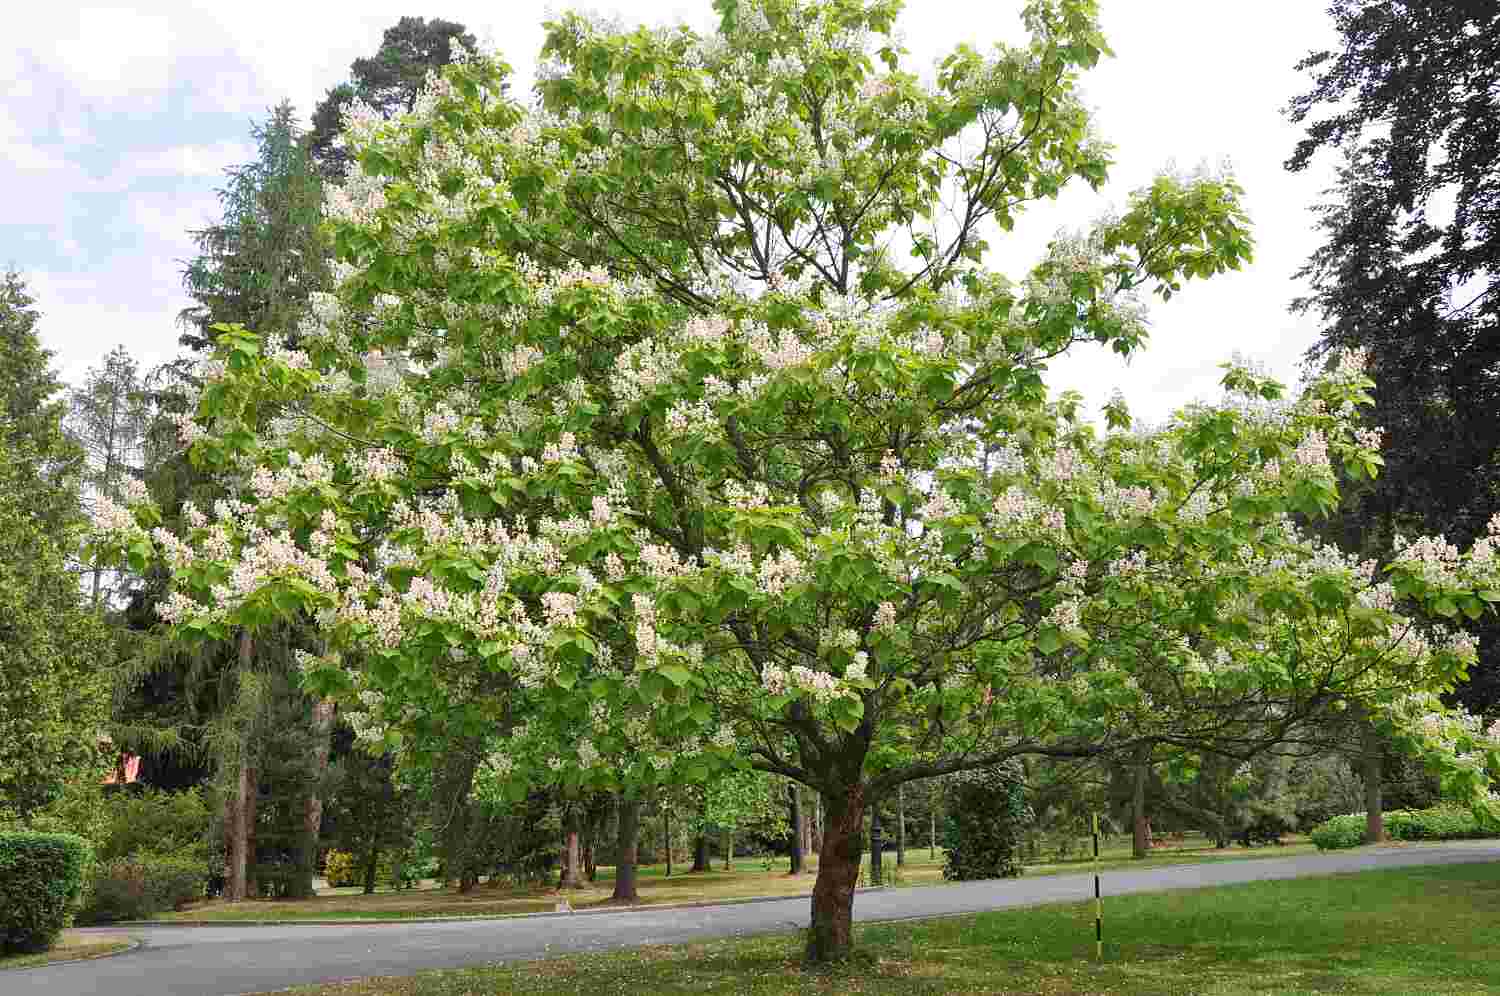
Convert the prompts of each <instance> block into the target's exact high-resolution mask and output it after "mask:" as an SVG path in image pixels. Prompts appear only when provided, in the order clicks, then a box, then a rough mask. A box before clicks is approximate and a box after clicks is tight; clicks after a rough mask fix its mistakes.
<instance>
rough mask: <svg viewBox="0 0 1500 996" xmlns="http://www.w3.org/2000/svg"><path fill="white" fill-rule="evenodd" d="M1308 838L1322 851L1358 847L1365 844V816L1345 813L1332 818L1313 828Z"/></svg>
mask: <svg viewBox="0 0 1500 996" xmlns="http://www.w3.org/2000/svg"><path fill="white" fill-rule="evenodd" d="M1308 836H1310V837H1311V838H1312V842H1313V843H1314V844H1316V845H1318V850H1320V851H1337V850H1340V849H1342V848H1345V847H1358V846H1359V845H1360V844H1363V843H1364V842H1365V814H1364V813H1345V814H1344V815H1342V816H1330V817H1329V818H1328V819H1326V820H1324V821H1323V822H1322V823H1319V824H1318V825H1317V826H1315V827H1313V828H1312V833H1310V834H1309V835H1308Z"/></svg>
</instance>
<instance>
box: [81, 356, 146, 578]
mask: <svg viewBox="0 0 1500 996" xmlns="http://www.w3.org/2000/svg"><path fill="white" fill-rule="evenodd" d="M68 407H69V411H68V416H67V419H66V421H65V425H66V427H67V430H68V434H69V435H70V436H71V437H72V438H73V439H74V440H75V441H76V442H77V443H78V445H79V446H80V447H81V448H82V450H83V453H84V460H85V464H84V472H83V483H84V490H83V501H84V507H85V508H92V507H93V505H94V504H95V503H96V502H97V500H98V498H100V497H107V498H110V499H113V500H114V501H116V502H120V501H122V500H123V498H124V494H125V492H124V487H125V485H126V483H127V482H137V484H143V483H144V482H145V481H146V478H147V474H148V467H147V463H146V461H147V457H148V453H147V442H148V435H149V432H150V429H151V424H152V421H153V419H154V412H153V410H152V406H151V402H150V398H149V396H148V394H147V391H146V387H145V384H144V382H143V380H142V377H141V373H140V369H139V368H138V366H137V365H136V362H135V359H134V357H132V356H131V355H130V354H129V353H128V352H126V350H125V347H124V346H116V347H115V348H114V349H113V350H111V351H110V352H109V353H108V354H107V355H106V356H105V357H104V362H103V363H102V364H101V365H100V366H97V367H90V368H89V370H88V372H87V373H85V374H84V377H83V383H82V384H80V385H79V386H77V387H75V388H73V389H72V390H70V391H69V392H68ZM90 573H91V574H92V575H93V578H92V581H91V582H90V583H91V588H92V597H93V601H94V604H95V605H97V604H98V603H99V594H100V587H101V584H102V581H103V574H104V572H103V571H102V570H101V569H100V568H99V567H97V566H96V567H95V568H94V569H93V570H92V571H91V572H90Z"/></svg>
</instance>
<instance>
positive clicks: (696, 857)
mask: <svg viewBox="0 0 1500 996" xmlns="http://www.w3.org/2000/svg"><path fill="white" fill-rule="evenodd" d="M688 870H689V871H695V872H706V871H710V870H711V869H710V868H709V866H708V834H706V833H700V834H699V835H698V836H697V837H694V838H693V867H692V868H690V869H688Z"/></svg>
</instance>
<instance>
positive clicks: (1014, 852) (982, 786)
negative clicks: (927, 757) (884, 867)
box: [943, 764, 1032, 881]
mask: <svg viewBox="0 0 1500 996" xmlns="http://www.w3.org/2000/svg"><path fill="white" fill-rule="evenodd" d="M946 797H947V798H946V803H945V805H944V807H943V808H944V809H945V810H946V811H947V813H948V818H947V824H946V832H945V838H944V841H943V848H944V851H945V854H944V860H943V877H944V878H947V879H955V880H958V881H968V880H972V879H983V878H1013V877H1015V876H1017V875H1020V874H1021V840H1022V837H1023V835H1024V833H1025V830H1026V827H1027V826H1029V825H1030V824H1031V821H1032V812H1031V807H1030V806H1028V805H1026V786H1025V782H1024V781H1023V775H1022V771H1021V768H1020V766H1019V765H1013V764H1010V765H998V766H996V767H993V768H984V769H981V770H979V771H971V772H965V773H963V774H959V775H954V776H952V777H951V779H950V780H949V782H948V787H947V791H946Z"/></svg>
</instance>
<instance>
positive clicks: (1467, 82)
mask: <svg viewBox="0 0 1500 996" xmlns="http://www.w3.org/2000/svg"><path fill="white" fill-rule="evenodd" d="M1329 13H1330V15H1331V16H1332V18H1333V21H1334V25H1335V27H1336V28H1337V29H1338V32H1339V35H1340V45H1339V47H1338V48H1336V49H1333V50H1328V51H1320V52H1314V53H1311V54H1310V55H1309V56H1308V57H1307V58H1305V59H1304V60H1303V61H1302V63H1301V64H1300V68H1303V69H1305V70H1308V71H1309V72H1310V73H1311V75H1312V78H1313V85H1312V89H1310V90H1309V91H1308V92H1307V93H1305V94H1303V95H1301V96H1299V97H1297V98H1296V99H1295V100H1294V101H1293V102H1292V104H1291V106H1290V108H1289V114H1290V116H1291V118H1292V120H1293V121H1296V122H1302V123H1304V124H1306V126H1307V132H1306V137H1305V138H1303V140H1302V141H1301V142H1300V143H1299V144H1298V146H1297V148H1296V151H1295V153H1294V154H1293V155H1292V157H1291V159H1290V160H1289V161H1288V163H1287V166H1288V168H1289V169H1292V170H1301V169H1304V168H1306V167H1307V166H1308V164H1309V163H1310V162H1312V160H1313V158H1314V157H1315V156H1316V155H1318V154H1319V153H1320V152H1322V151H1325V150H1336V151H1337V152H1338V153H1339V154H1341V155H1342V164H1341V167H1340V169H1339V173H1338V182H1337V184H1336V186H1335V187H1334V188H1333V190H1332V191H1330V196H1329V199H1328V201H1327V202H1326V203H1324V204H1323V205H1321V207H1320V208H1319V214H1320V221H1319V227H1320V229H1321V232H1322V236H1323V243H1322V245H1321V246H1320V247H1319V248H1318V249H1317V251H1316V252H1315V253H1314V254H1313V256H1312V257H1311V259H1309V260H1308V263H1307V265H1306V266H1305V267H1304V269H1303V271H1302V275H1303V276H1305V277H1306V278H1307V279H1308V280H1309V283H1310V285H1311V293H1310V294H1308V295H1307V296H1306V297H1304V298H1302V299H1301V300H1299V301H1297V302H1296V307H1297V308H1299V309H1301V310H1303V311H1310V312H1313V313H1315V314H1318V315H1319V316H1321V317H1322V319H1323V322H1324V328H1323V334H1322V338H1321V339H1320V340H1319V342H1318V344H1317V345H1316V346H1315V347H1314V348H1313V350H1312V354H1311V358H1312V359H1313V360H1315V361H1316V360H1318V359H1320V358H1321V357H1323V356H1324V355H1326V354H1327V353H1329V352H1330V351H1332V350H1335V349H1342V348H1349V347H1356V348H1363V349H1366V350H1368V351H1369V356H1370V365H1371V369H1372V371H1373V373H1374V376H1375V377H1376V379H1377V380H1378V382H1379V387H1378V388H1377V391H1376V395H1375V401H1376V404H1375V408H1374V411H1373V413H1372V414H1371V424H1372V425H1378V426H1382V427H1384V429H1385V447H1384V450H1383V453H1384V457H1385V460H1386V468H1385V472H1384V473H1383V474H1382V475H1381V477H1380V478H1379V480H1378V481H1377V482H1375V484H1374V485H1373V486H1371V487H1367V488H1362V489H1358V490H1355V491H1352V492H1351V493H1350V494H1349V496H1348V499H1347V502H1346V510H1345V514H1344V515H1343V516H1342V517H1341V518H1340V519H1339V520H1338V521H1337V522H1336V523H1335V524H1334V532H1335V534H1336V535H1337V538H1338V539H1339V540H1340V542H1342V543H1343V544H1344V545H1345V546H1346V547H1349V548H1352V549H1362V550H1366V551H1369V552H1371V553H1372V554H1375V553H1378V552H1380V551H1385V550H1389V549H1390V548H1391V545H1392V541H1393V539H1394V536H1395V535H1396V534H1398V533H1406V534H1411V533H1415V532H1418V531H1422V532H1441V533H1444V534H1446V535H1447V536H1448V537H1449V539H1450V540H1453V541H1455V542H1458V543H1460V544H1467V543H1469V542H1471V541H1472V540H1473V539H1474V538H1475V537H1476V536H1478V535H1480V534H1482V533H1483V532H1484V531H1485V529H1486V528H1487V524H1488V522H1489V520H1490V518H1491V516H1493V515H1494V514H1496V512H1497V511H1500V419H1497V418H1496V417H1495V415H1496V412H1500V293H1497V290H1500V168H1497V155H1500V5H1497V4H1496V3H1495V2H1494V0H1334V2H1332V3H1331V4H1330V6H1329ZM1469 624H1470V625H1471V626H1473V627H1474V628H1475V630H1476V632H1477V633H1478V635H1479V637H1480V644H1481V648H1480V664H1479V666H1478V667H1477V668H1476V669H1475V671H1474V673H1473V674H1472V675H1471V677H1470V680H1469V682H1468V684H1467V686H1466V687H1463V688H1461V689H1460V691H1459V696H1460V698H1461V699H1463V700H1465V702H1466V704H1467V705H1468V706H1469V707H1470V708H1472V709H1486V708H1493V707H1494V706H1495V705H1496V704H1497V703H1500V624H1497V623H1496V621H1495V620H1494V618H1493V617H1486V619H1484V620H1482V621H1477V622H1476V621H1470V623H1469Z"/></svg>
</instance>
